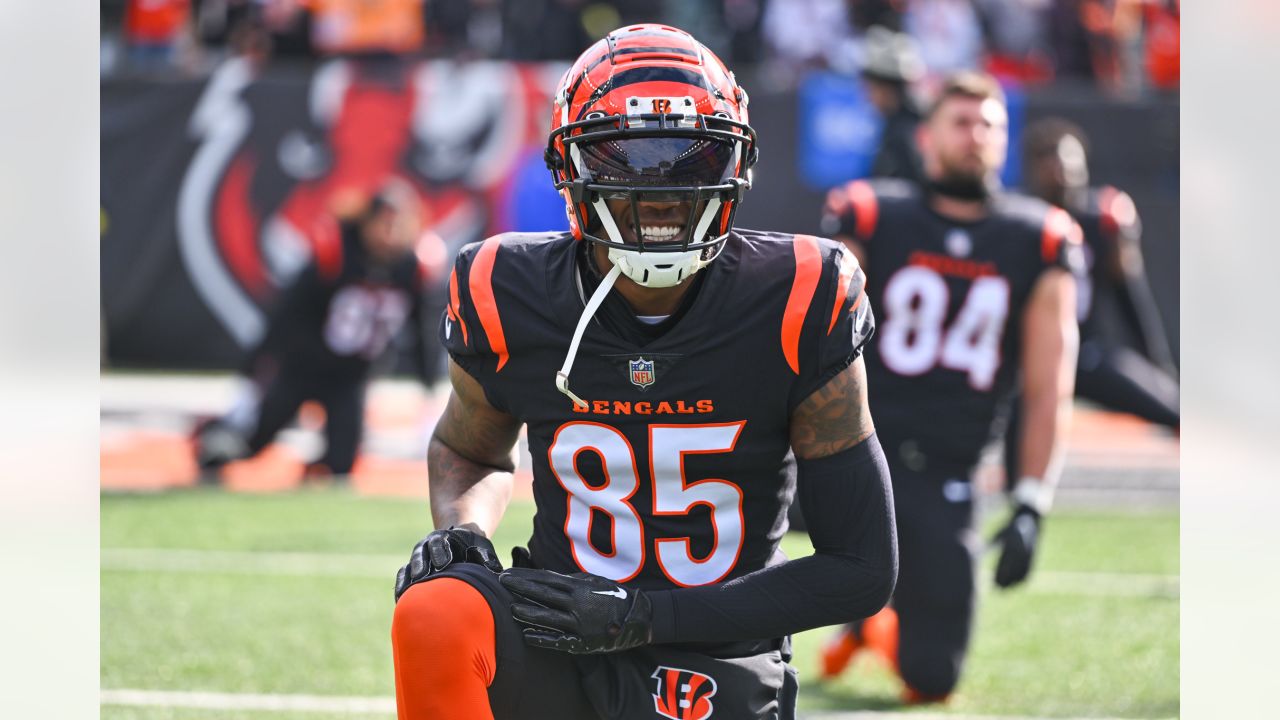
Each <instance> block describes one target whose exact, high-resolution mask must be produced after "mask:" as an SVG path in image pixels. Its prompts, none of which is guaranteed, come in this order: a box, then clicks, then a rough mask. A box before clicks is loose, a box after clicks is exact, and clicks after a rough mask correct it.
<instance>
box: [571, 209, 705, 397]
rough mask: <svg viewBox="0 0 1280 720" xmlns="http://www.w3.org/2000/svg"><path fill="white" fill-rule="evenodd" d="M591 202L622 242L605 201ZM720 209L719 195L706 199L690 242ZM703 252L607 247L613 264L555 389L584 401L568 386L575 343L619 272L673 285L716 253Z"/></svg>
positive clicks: (638, 281) (607, 228)
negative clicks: (708, 254)
mask: <svg viewBox="0 0 1280 720" xmlns="http://www.w3.org/2000/svg"><path fill="white" fill-rule="evenodd" d="M592 204H593V206H594V207H595V209H596V214H597V215H598V216H599V217H600V222H601V224H602V225H604V230H605V232H606V233H608V235H609V239H611V240H613V241H614V242H616V243H618V244H622V243H623V242H624V241H623V239H622V233H621V232H620V231H619V230H618V224H617V223H616V222H614V220H613V214H612V213H610V212H609V208H608V206H607V205H605V202H604V200H602V199H599V198H597V199H596V200H595V202H594V203H592ZM719 209H720V199H719V198H711V199H710V200H708V201H707V207H706V209H705V210H703V211H702V217H701V218H699V219H698V225H697V227H695V228H694V231H693V234H692V235H691V236H690V242H691V243H692V242H699V238H702V237H705V236H706V234H707V228H709V227H710V226H711V222H712V220H714V219H715V217H716V214H717V212H716V211H718V210H719ZM703 255H704V252H703V251H702V250H687V251H684V252H640V251H639V250H622V249H620V248H615V247H611V248H609V261H610V262H611V263H613V267H612V268H610V269H609V272H608V273H607V274H606V275H605V276H604V280H602V281H600V287H597V288H596V291H595V292H594V293H592V295H591V299H590V300H588V301H587V306H586V308H584V309H583V311H582V317H580V318H578V327H577V328H575V329H574V331H573V340H572V341H571V342H570V343H569V354H568V355H565V358H564V365H561V366H560V370H559V371H558V372H557V373H556V389H557V390H559V391H560V392H562V393H564V394H565V395H566V396H568V398H569V399H570V400H572V401H573V403H574V405H586V404H587V402H586V401H585V400H583V399H582V398H580V397H578V396H577V395H575V394H573V391H572V390H570V389H569V372H570V371H571V370H572V369H573V360H574V358H575V357H577V355H578V345H579V344H580V343H581V342H582V335H583V333H585V332H586V331H587V323H589V322H591V318H592V317H594V316H595V314H596V311H597V310H599V309H600V304H601V303H603V302H604V298H605V296H606V295H608V294H609V291H610V290H611V289H613V284H614V283H615V282H617V280H618V276H619V275H626V276H627V277H628V278H631V280H632V281H634V282H635V283H636V284H637V285H643V286H644V287H651V288H666V287H674V286H676V285H679V284H680V283H682V282H684V280H685V279H686V278H689V277H691V276H692V275H693V274H694V273H696V272H698V271H699V270H701V269H702V268H704V267H706V266H707V265H708V264H709V263H710V262H711V261H712V260H713V259H715V255H716V254H715V253H712V254H711V256H710V257H708V258H706V259H703Z"/></svg>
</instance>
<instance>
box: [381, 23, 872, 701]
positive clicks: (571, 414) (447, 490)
mask: <svg viewBox="0 0 1280 720" xmlns="http://www.w3.org/2000/svg"><path fill="white" fill-rule="evenodd" d="M747 104H748V101H747V94H746V92H745V91H744V90H743V89H742V88H741V87H740V86H739V85H738V84H737V81H736V80H735V79H734V76H733V74H732V73H730V72H729V71H728V70H727V69H726V68H725V67H724V65H723V64H722V63H721V62H720V60H719V59H718V58H716V57H715V56H714V55H713V54H712V53H711V52H710V51H709V50H707V48H706V47H704V46H703V45H702V44H701V43H699V42H698V41H697V40H695V39H693V38H692V37H690V36H689V35H688V34H687V33H684V32H682V31H679V30H676V29H674V28H670V27H666V26H661V25H638V26H632V27H627V28H622V29H620V30H617V31H615V32H613V33H610V35H609V36H608V37H606V38H605V39H603V40H601V41H600V42H598V43H597V44H595V45H594V46H592V47H591V48H589V49H588V50H587V51H586V52H585V53H583V55H582V56H581V57H580V58H579V59H578V61H577V63H576V64H575V65H574V66H573V67H572V68H571V69H570V70H569V71H568V72H567V73H566V74H565V76H564V78H563V79H562V80H561V83H560V86H559V89H558V91H557V94H556V99H555V105H554V107H553V108H552V123H551V125H552V128H553V129H552V132H551V135H550V138H549V140H548V146H547V152H546V158H547V163H548V166H549V168H550V169H551V173H552V177H553V180H554V182H555V183H556V187H557V189H559V190H560V192H561V194H562V195H563V197H564V200H565V206H566V210H567V212H568V214H569V218H570V226H571V230H570V231H569V232H565V233H544V234H511V235H503V236H499V237H494V238H490V239H488V240H486V241H484V242H483V243H478V244H475V245H471V246H468V247H465V248H463V249H462V251H461V252H460V253H459V255H458V257H457V261H456V264H455V267H454V270H453V275H452V278H451V282H450V286H449V289H450V302H449V308H448V311H447V313H446V315H445V317H444V318H443V319H442V324H441V335H442V337H443V339H444V343H445V345H446V347H447V348H448V350H449V353H450V356H451V358H452V364H451V379H452V382H453V393H452V395H451V397H450V399H449V402H448V405H447V407H446V409H445V412H444V415H443V417H442V418H441V420H440V422H439V425H438V426H437V428H436V430H435V434H434V436H433V438H432V441H431V446H430V453H429V457H428V460H429V465H430V468H429V470H430V478H429V480H430V490H431V510H432V515H433V519H434V521H435V526H436V528H437V530H436V531H434V532H432V533H431V534H429V535H428V536H427V537H426V538H424V540H423V541H422V542H420V543H419V544H418V546H417V547H416V548H415V549H414V552H413V554H412V555H411V557H410V562H409V563H408V564H407V565H406V566H405V567H404V568H403V569H402V570H401V572H400V575H399V577H398V578H397V583H396V597H397V601H398V602H397V606H396V611H395V620H394V623H393V629H392V639H393V643H394V649H395V653H394V654H395V662H396V688H397V698H398V704H399V710H400V717H401V718H402V719H403V718H446V717H447V718H452V719H455V720H470V719H472V718H495V717H496V718H521V719H524V720H527V719H531V718H534V719H536V718H646V719H648V718H672V719H673V720H706V719H707V718H734V719H739V718H761V719H764V718H778V719H787V718H792V717H794V706H795V695H796V683H795V676H794V672H793V671H792V670H791V669H790V667H789V666H788V665H787V661H788V660H789V655H790V654H789V647H788V645H789V643H788V642H787V638H788V635H789V633H793V632H797V631H800V630H804V629H807V628H813V627H818V626H821V625H829V624H833V623H841V622H847V621H850V620H853V619H855V618H859V617H866V616H869V615H871V614H873V613H875V612H876V611H878V610H879V609H880V608H881V607H883V605H884V603H885V602H886V600H887V599H888V597H889V594H890V593H891V591H892V588H893V584H894V581H895V578H896V575H897V548H896V541H895V539H894V521H893V506H892V498H891V497H890V492H889V477H888V470H887V466H886V465H885V461H884V455H883V453H882V452H881V451H880V445H879V443H878V441H877V440H876V436H875V433H874V429H873V427H872V424H871V416H870V412H869V407H868V404H867V399H866V382H865V371H864V367H863V360H862V348H863V346H864V343H865V342H866V340H867V338H868V337H870V335H871V333H872V329H873V320H872V315H871V304H870V302H869V301H868V300H867V298H866V296H865V294H864V293H863V274H862V272H861V270H860V269H859V267H858V264H857V261H856V260H855V258H854V256H853V254H852V253H850V252H848V251H847V250H845V249H844V247H843V246H841V245H840V244H839V243H836V242H834V241H831V240H826V239H820V238H816V237H812V236H796V235H790V234H778V233H763V232H755V231H751V230H741V229H737V228H735V227H734V224H733V220H734V215H735V212H736V210H737V206H738V204H739V203H741V202H743V201H744V197H745V195H746V191H747V190H748V188H749V187H750V177H751V175H750V173H751V166H752V165H753V163H754V161H755V158H756V136H755V131H754V130H752V128H751V126H750V124H749V120H748V113H747ZM522 426H523V427H524V428H526V429H527V434H528V442H529V449H530V453H531V455H532V458H533V468H532V470H533V494H534V500H535V502H536V505H537V515H536V516H535V518H534V527H533V534H532V537H531V538H530V541H529V550H528V551H524V550H522V549H521V550H519V551H518V552H517V553H516V554H515V557H514V558H513V565H514V567H512V568H510V569H507V570H505V571H502V567H501V564H500V563H499V561H498V559H497V558H496V557H495V555H494V552H493V547H492V545H491V544H490V543H489V541H488V540H487V539H486V538H487V536H488V535H490V534H491V533H492V531H493V529H494V527H495V526H496V525H497V524H498V522H499V520H500V518H501V516H502V513H503V510H504V508H505V507H506V503H507V499H508V497H509V496H510V493H511V484H512V470H513V462H512V449H513V448H514V446H515V443H516V438H517V434H518V432H519V430H520V428H521V427H522ZM793 458H794V459H793ZM795 497H798V502H800V503H801V504H802V505H803V506H804V508H805V511H806V513H808V514H809V517H810V521H809V524H810V535H811V536H812V538H813V542H814V547H815V549H816V552H815V554H814V555H812V556H810V557H806V558H803V559H799V560H795V561H788V560H787V559H786V558H785V557H783V556H782V555H781V554H780V553H779V551H778V543H779V540H780V539H781V537H782V534H783V532H785V530H786V527H787V525H786V522H787V521H786V511H787V507H788V506H789V505H790V504H791V502H792V500H793V498H795ZM499 571H501V574H498V573H499Z"/></svg>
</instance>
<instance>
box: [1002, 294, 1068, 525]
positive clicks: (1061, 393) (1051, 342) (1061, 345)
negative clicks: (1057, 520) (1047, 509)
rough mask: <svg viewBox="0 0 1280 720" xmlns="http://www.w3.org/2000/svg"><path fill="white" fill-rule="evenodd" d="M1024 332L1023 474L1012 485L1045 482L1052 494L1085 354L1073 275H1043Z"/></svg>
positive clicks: (1046, 487) (1026, 319)
mask: <svg viewBox="0 0 1280 720" xmlns="http://www.w3.org/2000/svg"><path fill="white" fill-rule="evenodd" d="M1023 329H1024V332H1023V347H1022V371H1023V400H1022V410H1023V419H1022V428H1021V436H1022V440H1021V445H1020V448H1019V449H1020V450H1021V458H1022V459H1021V462H1020V465H1019V476H1018V477H1017V478H1010V481H1012V482H1015V483H1024V482H1026V483H1039V484H1041V485H1042V486H1043V487H1044V488H1045V489H1046V492H1051V489H1052V488H1053V486H1054V485H1055V484H1056V483H1057V478H1058V474H1059V473H1060V472H1061V467H1062V455H1063V450H1064V445H1065V441H1066V432H1067V427H1068V425H1069V424H1070V422H1071V399H1072V396H1073V395H1074V393H1075V374H1076V354H1077V352H1078V350H1079V328H1078V326H1077V325H1076V320H1075V281H1074V279H1072V277H1071V276H1070V275H1068V274H1067V273H1065V272H1063V271H1059V270H1053V271H1049V272H1047V273H1045V275H1044V276H1042V277H1041V279H1040V280H1039V281H1038V282H1037V284H1036V287H1035V289H1034V291H1033V295H1032V301H1031V304H1030V305H1029V306H1028V308H1027V310H1026V317H1025V319H1024V324H1023ZM1044 504H1045V505H1046V506H1047V500H1045V502H1044ZM1041 509H1043V508H1041Z"/></svg>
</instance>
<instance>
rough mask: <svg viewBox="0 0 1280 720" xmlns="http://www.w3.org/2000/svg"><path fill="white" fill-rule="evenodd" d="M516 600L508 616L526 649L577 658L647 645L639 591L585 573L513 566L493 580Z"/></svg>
mask: <svg viewBox="0 0 1280 720" xmlns="http://www.w3.org/2000/svg"><path fill="white" fill-rule="evenodd" d="M498 579H499V580H500V581H501V582H502V586H503V587H505V588H506V589H507V590H508V591H510V592H511V593H512V594H513V595H515V596H516V602H515V603H513V604H512V605H511V614H512V616H513V617H515V619H516V620H518V621H519V622H521V623H523V624H525V625H528V626H529V627H526V628H525V629H524V641H525V642H526V643H528V644H530V645H534V646H536V647H542V648H550V649H552V650H560V651H563V652H568V653H574V654H576V655H584V654H592V653H611V652H620V651H622V650H629V649H631V648H633V647H638V646H640V645H646V644H648V643H649V640H650V638H651V637H652V632H651V629H650V626H651V624H652V620H653V606H652V605H651V604H650V601H649V598H648V597H647V596H645V594H644V593H643V592H641V591H640V590H636V589H634V588H625V587H622V586H621V585H619V584H618V583H616V582H613V581H612V580H607V579H605V578H602V577H600V576H598V575H591V574H589V573H574V574H573V575H561V574H560V573H555V572H551V571H550V570H534V569H529V568H512V569H511V570H508V571H506V572H504V573H502V575H500V576H499V577H498Z"/></svg>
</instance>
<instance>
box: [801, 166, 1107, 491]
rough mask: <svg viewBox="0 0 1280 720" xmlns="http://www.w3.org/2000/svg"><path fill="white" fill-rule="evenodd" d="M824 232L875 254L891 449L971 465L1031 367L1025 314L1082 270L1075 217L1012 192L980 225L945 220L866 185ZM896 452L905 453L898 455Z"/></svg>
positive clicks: (870, 381)
mask: <svg viewBox="0 0 1280 720" xmlns="http://www.w3.org/2000/svg"><path fill="white" fill-rule="evenodd" d="M823 222H824V227H823V230H824V232H827V233H828V234H831V235H838V236H843V237H849V238H853V239H855V240H857V241H859V242H860V243H861V244H862V245H863V247H865V248H866V253H867V266H868V267H867V268H866V273H867V277H868V288H869V289H868V292H869V293H870V295H871V299H872V301H873V304H874V305H875V307H876V309H877V313H878V314H879V316H880V318H879V320H880V322H879V331H878V332H877V334H876V339H875V341H874V342H873V343H872V349H871V350H869V351H868V352H867V361H866V362H867V387H868V390H869V393H870V400H871V414H872V418H873V419H874V421H875V424H876V430H877V432H878V433H879V435H880V439H881V441H882V443H884V444H885V446H886V448H887V449H888V451H889V452H891V453H893V452H895V451H896V452H899V453H905V452H906V450H905V449H904V448H903V446H904V444H907V446H908V447H911V448H912V449H913V450H914V451H918V453H920V454H922V455H920V454H916V453H915V452H913V453H912V455H914V456H915V457H916V458H919V459H920V460H922V461H923V462H927V463H931V464H934V465H935V467H939V466H941V467H947V468H969V467H972V466H973V465H975V464H976V463H977V461H978V458H979V456H980V455H981V452H982V449H983V447H984V446H985V445H986V444H987V443H988V442H989V441H990V440H991V439H992V437H993V436H994V434H995V433H996V432H997V430H998V426H997V422H996V421H997V418H998V417H999V416H1000V415H1001V414H1002V413H1003V411H1004V410H1005V408H1006V407H1007V404H1008V399H1009V397H1010V395H1011V392H1012V390H1013V389H1014V386H1015V382H1016V377H1017V373H1018V366H1019V351H1020V347H1021V346H1020V341H1021V338H1020V335H1021V329H1022V323H1021V321H1020V318H1021V316H1022V310H1023V308H1024V307H1025V305H1026V303H1027V299H1028V297H1029V296H1030V294H1031V290H1032V287H1033V286H1034V284H1035V282H1036V280H1037V279H1038V278H1039V277H1040V274H1041V273H1042V272H1043V271H1044V270H1045V269H1047V268H1050V267H1062V268H1066V269H1069V270H1071V271H1073V272H1077V273H1078V272H1079V269H1080V267H1081V262H1082V260H1081V254H1080V239H1079V234H1080V233H1079V229H1078V227H1077V226H1076V225H1075V223H1074V222H1072V220H1071V218H1070V216H1068V215H1067V214H1066V212H1065V211H1064V210H1061V209H1058V208H1055V207H1053V206H1051V205H1048V204H1047V203H1044V202H1042V201H1040V200H1037V199H1034V198H1030V197H1026V196H1022V195H1016V194H1001V195H999V196H997V197H996V198H994V199H993V200H992V206H991V212H990V213H989V214H988V215H987V217H986V218H984V219H982V220H979V221H976V222H970V223H966V222H957V221H954V220H950V219H948V218H944V217H943V216H941V215H939V214H937V213H936V212H934V211H933V210H932V209H931V208H930V207H929V205H928V204H927V202H926V198H925V196H924V193H923V191H922V190H920V188H919V186H917V185H914V184H911V183H906V182H901V181H885V180H877V181H872V182H868V181H861V180H859V181H854V182H852V183H850V184H848V185H846V186H844V187H841V188H836V189H835V190H832V191H831V193H830V194H829V195H828V199H827V206H826V215H825V217H824V221H823ZM895 446H896V447H895Z"/></svg>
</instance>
